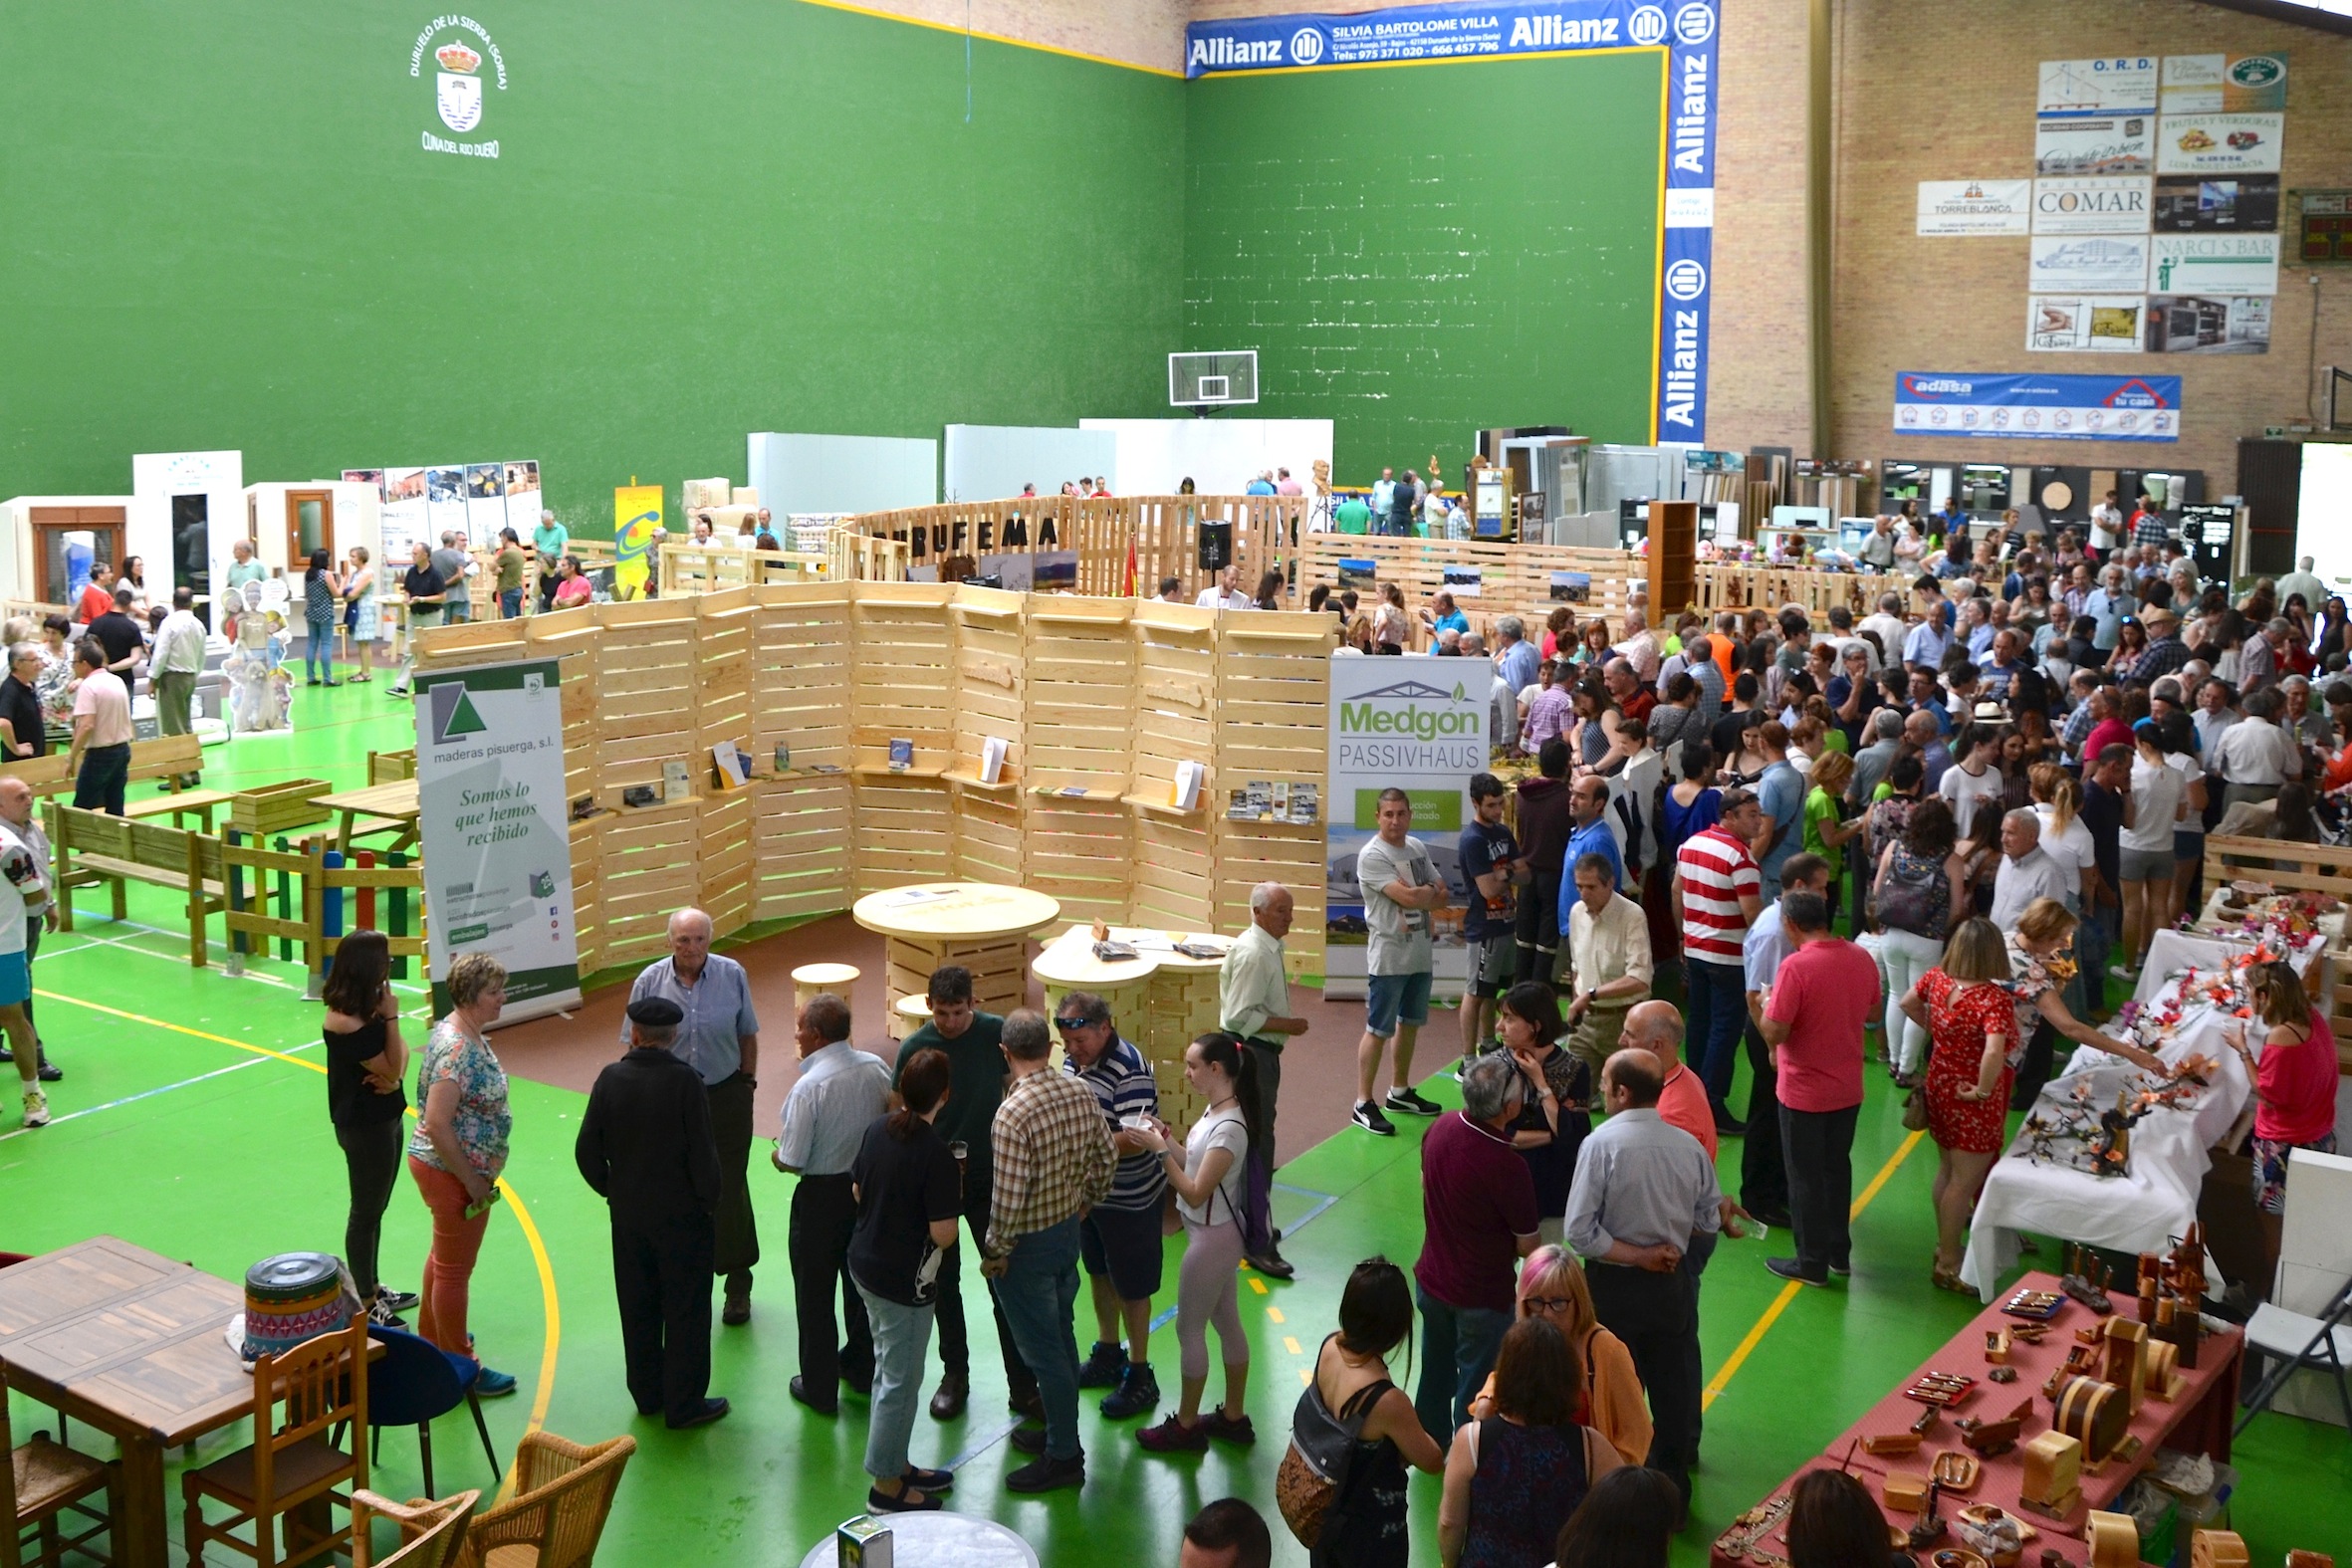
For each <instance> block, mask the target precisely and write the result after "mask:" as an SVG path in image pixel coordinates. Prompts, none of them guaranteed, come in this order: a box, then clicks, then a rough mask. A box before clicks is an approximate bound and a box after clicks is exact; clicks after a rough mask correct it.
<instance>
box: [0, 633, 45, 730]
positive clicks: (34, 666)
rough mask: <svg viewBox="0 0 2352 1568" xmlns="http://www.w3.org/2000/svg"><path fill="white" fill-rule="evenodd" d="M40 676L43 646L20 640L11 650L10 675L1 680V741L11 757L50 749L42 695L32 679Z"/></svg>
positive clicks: (9, 655)
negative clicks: (42, 713)
mask: <svg viewBox="0 0 2352 1568" xmlns="http://www.w3.org/2000/svg"><path fill="white" fill-rule="evenodd" d="M40 678H41V650H40V649H39V648H37V647H35V646H34V645H33V644H31V643H29V642H20V643H18V644H17V645H16V646H15V647H13V648H10V649H9V650H8V679H6V680H4V681H0V742H4V743H5V744H6V746H7V752H6V755H7V756H8V757H10V758H24V757H39V756H41V755H43V754H44V753H46V752H47V751H48V750H49V735H48V731H47V730H46V728H45V727H44V726H43V725H42V722H41V699H40V698H39V697H37V696H35V695H34V694H33V683H34V682H35V681H37V680H39V679H40Z"/></svg>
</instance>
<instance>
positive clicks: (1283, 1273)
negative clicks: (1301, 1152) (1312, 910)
mask: <svg viewBox="0 0 2352 1568" xmlns="http://www.w3.org/2000/svg"><path fill="white" fill-rule="evenodd" d="M1295 907H1296V906H1295V900H1294V899H1293V898H1292V896H1291V890H1290V889H1289V888H1287V887H1285V886H1283V885H1282V883H1280V882H1261V883H1259V884H1258V885H1257V886H1256V887H1254V888H1252V889H1250V924H1249V926H1248V927H1247V928H1245V929H1244V930H1243V932H1242V934H1241V935H1240V936H1238V937H1236V938H1234V941H1233V946H1232V947H1230V948H1228V949H1227V950H1226V953H1225V965H1224V967H1223V968H1222V969H1221V970H1219V971H1218V974H1217V1024H1218V1027H1220V1028H1222V1029H1224V1030H1225V1031H1226V1032H1227V1033H1228V1034H1231V1035H1233V1036H1234V1037H1235V1038H1237V1039H1239V1040H1240V1041H1241V1042H1242V1045H1243V1048H1244V1049H1246V1050H1248V1051H1249V1053H1250V1056H1251V1059H1252V1060H1254V1061H1255V1062H1256V1063H1257V1073H1258V1102H1259V1126H1258V1135H1257V1136H1256V1137H1255V1138H1253V1139H1251V1141H1250V1162H1251V1164H1253V1165H1255V1166H1258V1167H1260V1168H1261V1169H1263V1170H1264V1171H1265V1173H1266V1175H1267V1176H1268V1178H1269V1179H1270V1180H1271V1179H1272V1177H1273V1175H1274V1167H1275V1146H1274V1115H1275V1100H1276V1098H1277V1097H1278V1095H1279V1094H1280V1092H1281V1090H1282V1086H1283V1043H1284V1041H1286V1040H1288V1039H1290V1038H1292V1037H1293V1036H1294V1035H1299V1034H1304V1033H1305V1032H1306V1019H1304V1018H1302V1017H1299V1016H1297V1015H1295V1014H1294V1013H1293V1012H1292V1011H1291V982H1290V977H1289V975H1288V974H1287V973H1286V972H1285V970H1284V968H1283V938H1285V937H1287V936H1289V935H1290V934H1291V918H1292V915H1293V914H1294V911H1295ZM1252 1218H1253V1217H1252V1216H1248V1215H1245V1216H1244V1217H1243V1221H1244V1224H1243V1233H1242V1255H1243V1257H1244V1258H1245V1259H1246V1260H1247V1261H1248V1262H1249V1264H1250V1266H1251V1267H1252V1268H1255V1269H1257V1270H1258V1271H1259V1272H1260V1273H1262V1274H1271V1275H1273V1276H1274V1277H1275V1278H1277V1279H1288V1278H1290V1277H1291V1276H1292V1275H1293V1274H1294V1273H1295V1272H1296V1269H1294V1267H1293V1266H1292V1264H1291V1263H1290V1261H1289V1260H1288V1259H1287V1258H1285V1257H1284V1256H1283V1254H1282V1252H1281V1250H1280V1248H1279V1247H1278V1245H1277V1242H1278V1241H1279V1240H1280V1239H1281V1237H1280V1235H1279V1234H1267V1235H1252V1234H1250V1233H1249V1232H1250V1229H1251V1227H1250V1224H1249V1221H1250V1220H1251V1219H1252Z"/></svg>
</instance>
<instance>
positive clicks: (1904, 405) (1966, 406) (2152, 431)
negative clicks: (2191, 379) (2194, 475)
mask: <svg viewBox="0 0 2352 1568" xmlns="http://www.w3.org/2000/svg"><path fill="white" fill-rule="evenodd" d="M1894 415H1895V429H1896V430H1898V431H1900V432H1903V433H1905V434H1910V435H1922V434H1925V435H1975V436H2009V437H2015V438H2018V439H2025V440H2040V441H2178V440H2179V439H2180V438H2181V378H2180V377H2179V376H2177V375H2014V374H1995V375H1982V374H1978V373H1976V372H1974V371H1966V370H1958V371H1937V370H1905V371H1902V372H1901V373H1899V374H1897V375H1896V377H1895V409H1894Z"/></svg>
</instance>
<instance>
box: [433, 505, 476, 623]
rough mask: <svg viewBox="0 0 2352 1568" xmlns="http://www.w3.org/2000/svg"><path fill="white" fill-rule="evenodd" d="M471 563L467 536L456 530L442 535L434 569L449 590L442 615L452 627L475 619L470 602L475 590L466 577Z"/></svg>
mask: <svg viewBox="0 0 2352 1568" xmlns="http://www.w3.org/2000/svg"><path fill="white" fill-rule="evenodd" d="M470 563H471V562H470V560H469V559H468V557H467V556H466V552H465V536H464V535H463V534H460V533H458V532H457V531H456V530H455V529H450V530H448V531H447V532H445V533H444V534H442V536H441V548H440V549H439V550H436V551H434V552H433V569H434V570H435V571H437V572H439V573H440V574H441V581H442V583H443V584H444V585H445V586H447V588H448V589H449V601H448V603H446V604H444V605H443V606H442V609H441V613H442V616H443V618H444V619H446V620H447V621H448V622H449V624H450V625H452V626H455V625H457V624H459V623H460V622H462V621H467V620H471V619H472V618H473V614H474V611H473V606H472V604H471V603H469V602H468V599H469V597H470V595H471V593H472V591H473V590H472V589H471V587H469V586H468V584H467V582H466V576H465V571H466V567H467V565H469V564H470Z"/></svg>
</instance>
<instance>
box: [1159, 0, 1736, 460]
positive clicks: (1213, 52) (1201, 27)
mask: <svg viewBox="0 0 2352 1568" xmlns="http://www.w3.org/2000/svg"><path fill="white" fill-rule="evenodd" d="M1716 21H1717V18H1716V6H1715V4H1714V3H1713V0H1682V3H1672V4H1665V5H1651V4H1635V3H1633V0H1548V3H1540V4H1530V3H1527V0H1513V3H1507V4H1499V5H1414V6H1396V7H1392V8H1390V9H1388V10H1384V11H1362V12H1355V13H1351V14H1349V15H1345V16H1328V15H1294V16H1260V17H1246V18H1237V19H1236V20H1233V21H1227V22H1194V23H1191V24H1190V25H1188V26H1187V27H1186V28H1185V30H1184V32H1185V48H1184V74H1185V75H1186V76H1188V77H1202V76H1223V75H1230V74H1234V73H1240V72H1254V71H1328V70H1333V69H1337V68H1340V67H1347V66H1376V65H1404V64H1411V63H1415V62H1424V63H1425V62H1432V61H1443V60H1464V59H1477V58H1501V57H1506V56H1518V57H1527V56H1537V55H1560V54H1578V53H1583V52H1586V51H1601V52H1617V51H1624V50H1657V51H1659V52H1660V53H1661V54H1662V55H1664V57H1665V64H1666V144H1665V146H1664V147H1662V148H1661V149H1660V156H1661V158H1662V159H1663V161H1664V163H1665V168H1664V170H1663V174H1664V183H1665V188H1666V198H1665V210H1664V211H1663V212H1662V213H1661V214H1660V232H1659V237H1658V344H1657V354H1658V357H1657V367H1656V373H1655V375H1654V377H1653V380H1654V383H1655V385H1656V387H1657V394H1656V397H1655V399H1654V403H1653V407H1652V409H1651V430H1650V439H1651V440H1653V441H1689V442H1694V443H1696V442H1702V441H1704V440H1705V438H1706V434H1707V322H1708V307H1709V302H1710V299H1711V294H1712V279H1711V276H1710V273H1711V269H1712V268H1713V266H1714V262H1715V254H1714V251H1715V115H1716V81H1717V59H1716V34H1717V26H1716Z"/></svg>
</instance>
